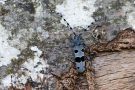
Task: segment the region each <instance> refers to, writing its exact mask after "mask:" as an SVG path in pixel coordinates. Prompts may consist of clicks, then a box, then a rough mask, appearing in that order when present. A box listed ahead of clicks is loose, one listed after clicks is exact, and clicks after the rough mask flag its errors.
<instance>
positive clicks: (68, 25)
mask: <svg viewBox="0 0 135 90" xmlns="http://www.w3.org/2000/svg"><path fill="white" fill-rule="evenodd" d="M58 15H60V17H61V18H63V20H64V22H66V24H67V27H68V28H69V29H70V30H72V32H73V33H74V35H76V34H75V32H74V31H73V28H72V27H71V26H70V24H69V23H68V22H67V20H66V19H65V18H64V17H63V15H62V14H60V13H58Z"/></svg>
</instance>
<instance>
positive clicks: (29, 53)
mask: <svg viewBox="0 0 135 90" xmlns="http://www.w3.org/2000/svg"><path fill="white" fill-rule="evenodd" d="M20 57H21V58H20V59H22V58H23V59H24V60H27V59H29V58H31V59H34V52H33V51H32V50H31V49H30V48H26V49H24V50H22V52H21V54H20ZM23 59H22V60H23ZM22 60H21V61H22ZM19 61H20V60H19Z"/></svg>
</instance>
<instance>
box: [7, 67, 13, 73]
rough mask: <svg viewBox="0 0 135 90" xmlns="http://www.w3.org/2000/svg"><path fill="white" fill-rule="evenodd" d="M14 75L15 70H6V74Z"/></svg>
mask: <svg viewBox="0 0 135 90" xmlns="http://www.w3.org/2000/svg"><path fill="white" fill-rule="evenodd" d="M12 73H14V69H13V68H11V67H9V68H8V69H7V70H6V74H12Z"/></svg>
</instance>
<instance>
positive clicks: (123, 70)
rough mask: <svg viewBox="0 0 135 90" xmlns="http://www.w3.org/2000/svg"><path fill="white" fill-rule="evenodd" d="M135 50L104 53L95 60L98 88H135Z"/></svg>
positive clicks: (107, 89)
mask: <svg viewBox="0 0 135 90" xmlns="http://www.w3.org/2000/svg"><path fill="white" fill-rule="evenodd" d="M134 53H135V51H134V50H127V51H122V52H115V53H102V54H100V55H99V57H96V58H95V60H94V66H95V71H96V74H95V75H96V79H95V80H96V84H97V85H96V89H97V90H135V54H134Z"/></svg>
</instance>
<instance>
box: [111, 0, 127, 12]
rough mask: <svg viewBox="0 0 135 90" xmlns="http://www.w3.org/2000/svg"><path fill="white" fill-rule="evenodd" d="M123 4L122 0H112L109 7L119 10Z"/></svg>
mask: <svg viewBox="0 0 135 90" xmlns="http://www.w3.org/2000/svg"><path fill="white" fill-rule="evenodd" d="M124 5H125V3H124V2H121V0H116V1H112V2H111V5H110V7H111V9H115V10H119V9H121V8H122V6H124Z"/></svg>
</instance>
